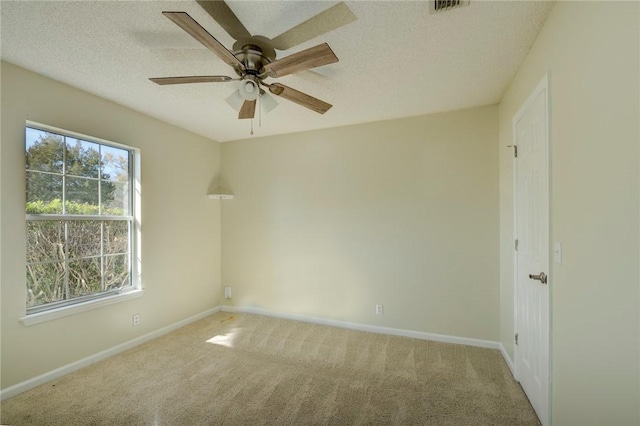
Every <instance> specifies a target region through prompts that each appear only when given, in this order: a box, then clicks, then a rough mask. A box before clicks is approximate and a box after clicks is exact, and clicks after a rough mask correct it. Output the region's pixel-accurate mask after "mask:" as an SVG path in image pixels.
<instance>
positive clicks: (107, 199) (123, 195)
mask: <svg viewBox="0 0 640 426" xmlns="http://www.w3.org/2000/svg"><path fill="white" fill-rule="evenodd" d="M102 214H109V215H117V216H122V215H128V214H129V184H127V183H120V182H109V181H102Z"/></svg>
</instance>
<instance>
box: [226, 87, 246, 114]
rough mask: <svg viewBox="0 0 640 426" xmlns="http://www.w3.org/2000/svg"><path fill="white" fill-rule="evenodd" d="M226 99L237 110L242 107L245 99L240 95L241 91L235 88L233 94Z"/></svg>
mask: <svg viewBox="0 0 640 426" xmlns="http://www.w3.org/2000/svg"><path fill="white" fill-rule="evenodd" d="M226 101H227V103H228V104H229V105H231V108H233V109H235V110H236V111H240V108H242V104H243V103H244V99H243V98H242V96H240V93H238V91H237V90H234V91H233V93H232V94H231V96H229V97H228V98H227V99H226Z"/></svg>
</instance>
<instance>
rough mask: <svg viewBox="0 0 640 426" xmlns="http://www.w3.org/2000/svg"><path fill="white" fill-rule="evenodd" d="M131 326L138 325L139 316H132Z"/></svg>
mask: <svg viewBox="0 0 640 426" xmlns="http://www.w3.org/2000/svg"><path fill="white" fill-rule="evenodd" d="M133 325H134V327H135V326H137V325H140V314H135V315H134V316H133Z"/></svg>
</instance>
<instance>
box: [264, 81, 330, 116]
mask: <svg viewBox="0 0 640 426" xmlns="http://www.w3.org/2000/svg"><path fill="white" fill-rule="evenodd" d="M269 91H270V92H271V93H273V94H274V95H276V96H280V97H282V98H285V99H288V100H290V101H291V102H295V103H297V104H298V105H302V106H303V107H305V108H309V109H310V110H312V111H315V112H317V113H320V114H324V113H325V112H327V111H329V108H331V107H332V106H333V105H331V104H328V103H326V102H324V101H321V100H320V99H317V98H314V97H313V96H309V95H307V94H306V93H302V92H299V91H297V90H296V89H292V88H291V87H287V86H285V85H284V84H280V83H274V84H272V85H270V86H269Z"/></svg>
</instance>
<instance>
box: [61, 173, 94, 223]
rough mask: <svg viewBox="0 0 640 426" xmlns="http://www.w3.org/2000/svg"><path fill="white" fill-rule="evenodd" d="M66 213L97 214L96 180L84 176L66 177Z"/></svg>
mask: <svg viewBox="0 0 640 426" xmlns="http://www.w3.org/2000/svg"><path fill="white" fill-rule="evenodd" d="M65 189H66V196H67V199H66V207H67V213H68V214H98V181H97V180H93V179H85V178H72V177H68V178H67V179H66V188H65Z"/></svg>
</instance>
